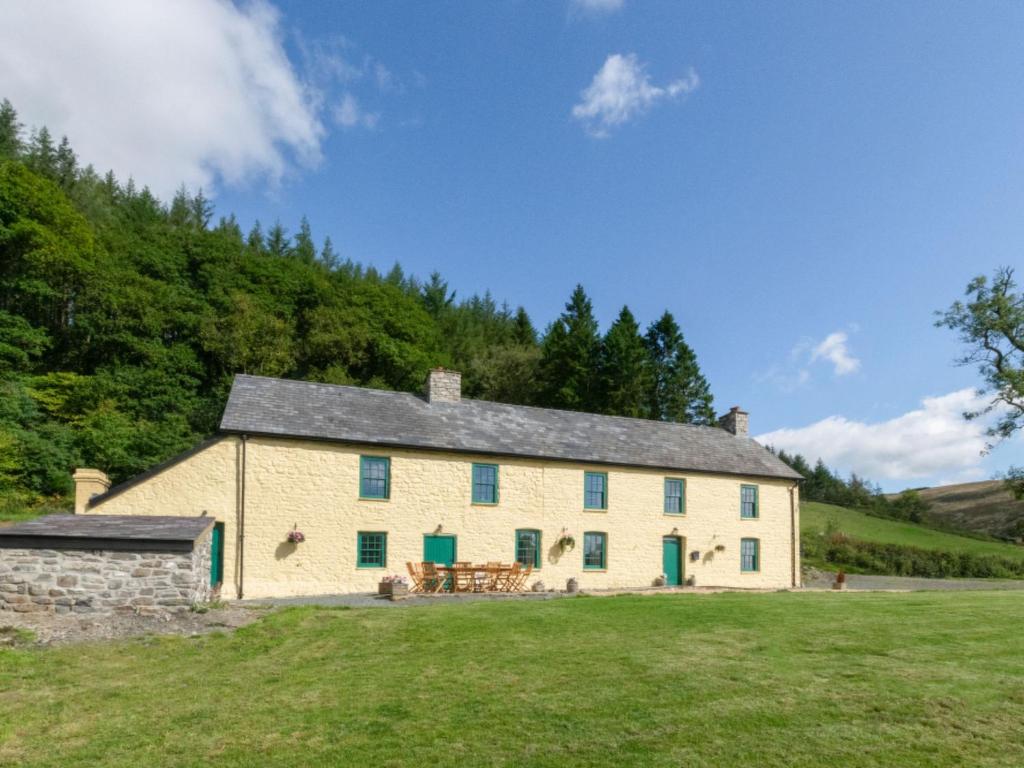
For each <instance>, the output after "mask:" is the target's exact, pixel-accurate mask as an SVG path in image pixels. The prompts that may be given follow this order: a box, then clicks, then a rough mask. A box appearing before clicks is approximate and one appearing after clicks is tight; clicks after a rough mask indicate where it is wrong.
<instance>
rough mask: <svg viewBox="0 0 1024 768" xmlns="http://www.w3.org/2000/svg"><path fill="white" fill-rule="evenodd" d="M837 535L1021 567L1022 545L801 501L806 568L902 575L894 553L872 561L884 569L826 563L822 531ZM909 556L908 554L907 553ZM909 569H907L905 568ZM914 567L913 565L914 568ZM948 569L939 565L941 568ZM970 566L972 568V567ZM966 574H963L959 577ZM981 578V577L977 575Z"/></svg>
mask: <svg viewBox="0 0 1024 768" xmlns="http://www.w3.org/2000/svg"><path fill="white" fill-rule="evenodd" d="M829 530H831V531H832V532H839V533H842V534H844V535H845V536H847V537H849V538H850V539H855V540H857V541H860V542H868V543H869V544H871V545H882V546H883V547H887V548H888V549H889V550H892V553H895V549H896V548H900V547H906V548H914V549H915V550H926V551H930V552H935V553H936V559H937V560H938V559H940V555H941V558H942V559H944V560H948V559H949V558H948V557H947V556H948V555H952V556H963V557H967V556H973V557H974V558H1002V559H1005V560H1008V561H1011V562H1013V563H1021V564H1024V546H1018V545H1015V544H1010V543H1007V542H1002V541H996V540H994V539H986V538H982V537H979V538H974V537H971V536H959V535H957V534H955V533H947V532H945V531H939V530H936V529H934V528H929V527H927V526H926V525H918V524H915V523H909V522H902V521H898V520H888V519H885V518H880V517H873V516H871V515H867V514H864V513H863V512H858V511H856V510H852V509H847V508H845V507H837V506H834V505H832V504H821V503H818V502H813V501H812V502H804V503H803V504H801V505H800V532H801V534H802V536H801V538H802V542H803V549H804V551H805V557H804V562H805V564H806V565H810V566H815V567H826V568H830V569H833V570H834V569H835V568H837V567H840V566H841V567H844V568H847V569H848V570H851V571H857V570H860V571H862V572H869V573H870V572H882V573H892V572H903V571H901V570H900V569H901V568H902V565H901V564H899V562H897V564H896V565H892V563H893V562H896V561H899V559H900V558H899V557H898V554H899V553H895V556H893V557H888V558H887V557H886V555H889V554H890V553H889V552H886V553H883V556H880V557H879V558H876V560H877V561H879V562H880V561H881V560H887V561H888V562H889V566H888V567H880V566H875V567H872V566H870V565H866V566H864V567H857V563H856V562H855V561H853V560H850V561H848V562H844V563H839V564H836V563H827V562H825V560H824V558H823V555H822V546H821V544H822V543H823V542H824V541H825V539H826V535H825V534H826V532H827V531H829ZM907 554H910V555H912V554H913V553H912V552H909V550H908V553H907ZM908 567H909V566H908ZM915 567H916V566H915ZM947 567H948V566H946V565H943V567H942V568H943V569H945V568H947ZM973 567H974V566H973V565H972V568H973ZM907 575H910V574H907ZM963 575H966V574H963ZM979 575H981V574H979Z"/></svg>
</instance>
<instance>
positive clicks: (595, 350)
mask: <svg viewBox="0 0 1024 768" xmlns="http://www.w3.org/2000/svg"><path fill="white" fill-rule="evenodd" d="M541 352H542V357H541V363H540V377H541V391H542V394H541V398H542V401H543V404H544V405H547V406H550V407H552V408H564V409H567V410H571V411H597V410H600V390H599V365H600V362H601V357H600V353H601V339H600V337H599V336H598V333H597V320H595V319H594V308H593V305H592V304H591V303H590V299H589V298H588V297H587V294H586V292H585V291H584V290H583V286H582V285H577V286H576V289H575V290H574V291H573V292H572V296H571V297H570V299H569V301H568V303H567V304H566V305H565V312H563V313H562V315H561V317H559V318H558V320H556V321H555V322H554V323H552V324H551V326H550V327H549V328H548V330H547V333H545V334H544V341H543V343H542V345H541Z"/></svg>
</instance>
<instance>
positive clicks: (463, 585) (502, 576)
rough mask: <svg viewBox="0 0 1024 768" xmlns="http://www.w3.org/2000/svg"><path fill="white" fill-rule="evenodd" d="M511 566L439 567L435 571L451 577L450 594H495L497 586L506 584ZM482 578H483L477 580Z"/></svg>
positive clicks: (456, 565) (457, 565) (511, 569)
mask: <svg viewBox="0 0 1024 768" xmlns="http://www.w3.org/2000/svg"><path fill="white" fill-rule="evenodd" d="M513 569H514V568H513V566H512V565H505V564H504V563H503V564H501V565H500V566H498V567H497V568H495V567H493V566H491V567H489V566H487V565H473V564H470V565H459V564H455V565H439V566H437V570H439V571H441V572H442V573H447V574H448V575H449V576H451V581H450V582H449V589H448V591H450V592H497V591H499V590H498V585H499V584H502V583H503V582H504V583H507V581H508V576H509V574H511V573H512V571H513ZM478 576H483V578H478Z"/></svg>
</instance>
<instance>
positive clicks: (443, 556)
mask: <svg viewBox="0 0 1024 768" xmlns="http://www.w3.org/2000/svg"><path fill="white" fill-rule="evenodd" d="M423 561H424V562H426V563H437V564H438V565H451V564H452V563H454V562H455V537H454V536H424V537H423Z"/></svg>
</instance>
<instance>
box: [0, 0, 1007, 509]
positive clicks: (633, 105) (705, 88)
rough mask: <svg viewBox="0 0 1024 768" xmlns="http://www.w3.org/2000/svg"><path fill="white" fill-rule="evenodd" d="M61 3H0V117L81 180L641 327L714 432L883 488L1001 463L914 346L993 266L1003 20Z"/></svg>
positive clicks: (746, 6)
mask: <svg viewBox="0 0 1024 768" xmlns="http://www.w3.org/2000/svg"><path fill="white" fill-rule="evenodd" d="M84 5H85V4H80V5H78V6H77V8H75V9H71V8H69V7H68V6H66V5H62V6H55V5H54V6H45V4H27V3H26V4H24V5H21V6H17V8H18V11H17V12H15V13H14V14H12V17H17V18H13V21H12V23H11V24H10V25H9V26H8V30H9V31H8V33H7V34H8V35H9V36H10V37H9V39H8V40H6V41H5V40H4V39H3V36H4V34H5V33H3V32H2V31H0V51H2V50H6V51H7V53H2V52H0V95H7V96H9V97H10V98H11V99H12V101H14V102H15V105H16V106H17V107H18V108H19V109H20V110H21V112H22V114H23V116H24V118H25V119H26V122H30V123H39V122H46V123H48V124H49V125H50V126H51V128H53V129H54V130H56V131H57V132H64V133H68V135H69V136H70V138H71V140H72V143H73V144H74V145H75V146H76V147H78V148H79V150H80V152H81V153H82V155H83V157H84V159H85V160H87V161H88V160H92V161H93V162H96V164H97V165H98V166H100V167H106V166H113V167H114V168H115V170H117V172H118V174H119V175H121V176H127V175H129V174H132V175H135V177H136V178H137V179H139V180H141V181H147V180H148V181H150V183H152V184H153V186H154V187H155V188H156V189H158V190H159V191H161V192H163V193H164V194H166V193H167V192H168V191H169V190H171V189H173V188H174V187H175V186H176V185H177V183H178V182H179V181H186V182H187V183H189V184H190V185H192V186H199V185H202V186H204V187H205V188H206V189H207V190H208V191H209V192H211V193H212V194H213V195H214V197H215V200H216V203H217V205H218V209H219V211H221V212H227V211H235V212H236V213H237V214H238V216H239V219H240V220H241V222H242V223H243V225H245V226H247V225H249V224H250V223H251V222H252V221H254V220H255V219H260V220H261V221H263V222H264V223H271V222H273V221H275V220H278V219H279V220H280V221H281V222H282V223H283V224H285V225H286V226H288V227H289V228H291V229H292V230H294V228H295V227H296V225H297V223H298V220H299V218H300V216H302V215H303V214H305V215H307V216H308V217H309V219H310V221H311V222H312V224H313V228H314V234H315V235H316V236H317V237H318V238H322V237H323V236H325V235H330V237H331V238H332V240H333V242H334V244H335V246H336V247H337V248H338V249H339V250H340V251H341V252H342V254H343V255H344V256H348V257H351V258H353V259H356V260H359V261H362V262H364V263H367V264H373V265H375V266H377V267H379V268H381V269H387V268H389V267H390V266H391V265H392V264H393V263H395V262H396V261H397V262H400V263H401V264H402V266H403V267H404V268H405V269H406V270H407V271H408V272H412V273H415V274H418V275H421V276H426V275H427V274H429V273H430V272H431V271H432V270H435V269H437V270H439V271H441V272H442V273H443V274H444V276H445V277H446V278H447V279H448V280H449V282H450V284H451V286H452V287H453V288H455V289H456V290H457V291H458V293H459V295H460V296H468V295H470V294H472V293H475V292H483V291H484V290H487V289H490V290H491V291H492V293H493V294H494V295H495V297H496V298H497V299H499V300H502V299H507V300H508V301H509V302H511V303H513V304H523V305H524V306H525V307H526V308H527V310H528V311H529V312H530V314H531V316H532V317H533V318H534V320H535V322H536V323H537V324H538V325H541V326H543V325H544V324H546V323H547V322H548V321H550V320H551V319H552V318H553V317H555V316H556V315H557V313H558V312H559V311H560V310H561V308H562V304H563V303H564V301H565V300H566V298H567V296H568V294H569V292H570V291H571V289H572V287H573V286H574V285H575V283H577V282H582V283H583V285H584V286H585V288H586V289H587V291H588V293H589V294H590V296H591V297H592V299H593V301H594V304H595V308H596V310H597V313H598V316H599V318H600V320H601V321H602V323H603V324H605V325H606V324H607V323H608V322H610V320H611V319H612V318H613V317H614V315H615V314H616V313H617V312H618V310H619V309H620V307H621V306H622V305H623V304H628V305H629V306H630V307H631V308H632V309H633V311H634V313H635V314H636V315H637V316H638V317H639V318H640V319H641V321H642V322H644V323H646V322H649V321H650V320H652V319H654V318H655V317H656V316H657V315H658V314H660V312H661V311H662V310H663V309H665V308H668V309H670V310H671V311H672V312H673V313H674V314H675V315H676V317H677V319H678V320H679V322H680V323H681V325H682V326H683V329H684V332H685V334H686V336H687V339H688V341H689V342H690V343H691V344H692V345H693V346H694V347H695V349H696V350H697V352H698V355H699V357H700V361H701V363H702V365H703V367H704V369H705V372H706V373H707V375H708V377H709V379H710V381H711V383H712V386H713V390H714V393H715V395H716V401H717V403H718V405H719V406H720V407H721V408H723V409H724V408H726V407H728V406H730V405H733V404H739V405H742V406H744V407H745V408H747V409H748V410H749V411H750V412H751V426H752V429H753V430H754V432H755V433H757V434H764V433H770V434H771V439H772V441H773V442H776V443H779V444H786V445H789V446H790V447H793V448H797V449H799V450H803V451H804V452H807V453H814V454H821V455H824V456H825V458H826V459H827V460H828V461H829V463H831V464H833V465H836V466H838V467H839V468H841V469H842V470H844V471H849V470H851V469H852V470H857V471H860V472H864V473H866V474H868V475H869V476H870V477H872V478H874V479H876V480H878V481H879V482H881V483H882V484H883V485H884V486H885V487H886V488H887V489H899V488H901V487H904V486H906V485H926V484H930V483H936V482H945V481H952V480H961V479H964V480H966V479H981V478H985V477H988V476H991V475H992V474H993V473H994V472H996V471H998V470H1000V469H1003V468H1005V467H1006V466H1007V465H1008V464H1010V463H1013V462H1017V463H1024V456H1022V453H1024V452H1022V451H1021V449H1020V447H1019V444H1018V443H1019V441H1014V443H1013V444H1009V445H1004V446H1001V447H999V448H998V449H997V450H996V451H995V452H993V453H992V455H990V456H988V457H986V458H984V459H982V458H980V457H979V450H980V448H981V447H982V445H983V442H984V441H983V440H982V439H981V437H980V436H979V433H978V430H979V426H978V425H977V424H971V425H967V424H964V423H963V422H962V420H961V419H960V417H959V413H960V411H961V410H963V408H965V407H969V406H970V405H971V404H972V402H973V399H972V395H971V393H970V391H969V388H971V387H973V386H975V385H977V384H978V383H979V378H978V375H977V373H976V372H975V371H974V370H973V369H965V368H957V367H955V366H954V365H953V364H952V361H953V359H954V358H955V357H956V355H957V353H958V344H957V341H956V339H955V338H954V337H953V336H952V335H951V334H950V333H949V332H948V331H945V330H940V329H936V328H934V327H933V325H932V323H933V312H934V310H936V309H940V308H944V307H945V306H947V305H948V304H949V303H950V302H951V301H953V300H954V299H955V298H958V297H959V296H960V295H961V294H962V292H963V289H964V286H965V285H966V283H967V281H968V280H969V279H970V278H971V277H973V276H974V275H975V274H978V273H983V272H985V273H991V272H992V270H993V269H994V268H995V267H997V266H998V265H1002V264H1008V265H1014V264H1016V263H1018V261H1019V254H1020V249H1021V244H1022V243H1024V217H1022V216H1021V210H1022V205H1021V204H1022V202H1024V173H1022V170H1024V168H1022V165H1024V153H1022V152H1021V142H1022V137H1024V130H1022V129H1024V92H1022V89H1021V87H1020V84H1021V83H1022V82H1024V46H1022V45H1021V43H1020V30H1021V29H1022V28H1024V6H1022V5H1019V4H1011V3H982V4H971V5H967V4H952V3H949V4H936V3H909V2H908V3H899V4H892V3H868V2H863V3H857V4H839V3H816V4H812V3H773V4H766V3H761V4H755V3H731V4H723V3H704V4H689V3H686V4H684V3H677V2H644V3H640V2H635V1H634V0H624V1H623V2H616V1H615V0H592V1H591V2H589V3H574V2H571V1H569V0H567V1H566V2H554V1H552V2H546V3H536V2H507V3H501V4H498V3H477V2H460V3H454V2H451V3H405V2H375V3H336V2H316V3H314V2H295V3H286V2H279V3H277V4H275V5H268V4H265V3H260V4H255V5H254V4H243V5H237V6H232V5H226V4H222V3H217V2H212V0H211V1H207V0H193V1H192V2H189V3H184V4H180V5H178V6H176V7H175V9H174V11H173V13H170V15H169V11H168V10H167V9H168V8H169V7H170V6H164V7H163V8H161V7H159V6H141V5H140V6H139V7H138V8H136V9H133V10H132V11H130V12H125V11H124V6H120V8H121V9H122V10H121V12H119V13H118V14H113V15H115V16H117V17H118V20H117V21H116V22H115V23H113V25H112V26H113V29H110V27H111V23H110V22H109V18H110V15H111V14H109V13H107V12H106V11H104V10H103V9H102V8H101V7H100V6H101V5H102V3H100V4H95V5H92V6H89V8H88V9H85V10H79V9H81V8H83V6H84ZM113 7H114V6H111V9H107V10H112V9H113ZM75 14H79V16H80V18H69V17H74V16H75ZM104 19H107V21H106V22H104V21H103V20H104ZM101 22H102V23H101ZM55 28H56V31H55ZM197 30H201V31H198V32H197ZM44 34H45V39H46V40H47V41H48V42H49V41H50V40H52V39H53V38H54V37H56V38H57V39H58V41H61V40H62V39H63V45H62V46H58V47H57V50H64V53H63V54H62V55H59V56H56V57H51V58H52V59H53V60H52V61H46V62H43V61H42V57H44V55H45V56H51V55H50V54H44V51H45V50H50V49H51V48H52V47H51V46H50V45H45V46H44V45H42V40H43V36H44ZM37 36H38V38H39V43H40V44H39V45H35V44H34V39H35V38H36V37H37ZM5 43H6V45H5ZM5 57H6V58H5ZM33 57H38V60H37V59H34V58H33ZM140 62H141V64H140ZM76 78H80V82H76ZM57 80H67V81H68V83H67V85H66V86H65V87H64V88H63V89H43V88H40V87H38V84H39V83H40V82H54V81H57ZM46 90H56V93H55V94H54V93H44V91H46ZM83 91H85V92H86V94H88V96H89V97H90V99H89V102H88V103H86V101H85V99H86V97H85V96H83V95H82V92H83ZM97 100H99V101H100V105H99V106H97V105H96V104H95V102H96V101H97ZM100 107H102V108H100ZM125 123H126V124H127V127H126V125H125ZM139 137H144V138H142V139H140V138H139ZM153 147H158V148H159V147H163V148H164V150H158V151H157V152H153ZM926 398H930V399H928V400H926ZM780 430H784V431H780Z"/></svg>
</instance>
